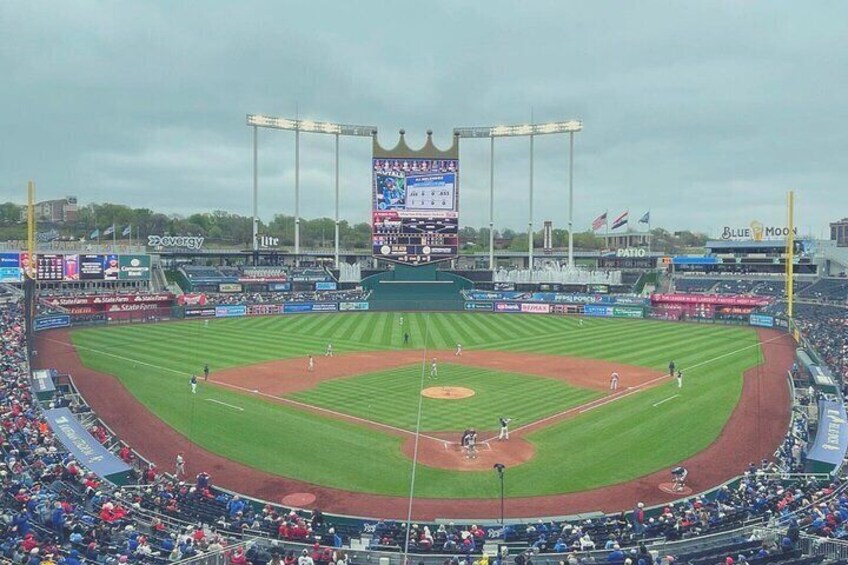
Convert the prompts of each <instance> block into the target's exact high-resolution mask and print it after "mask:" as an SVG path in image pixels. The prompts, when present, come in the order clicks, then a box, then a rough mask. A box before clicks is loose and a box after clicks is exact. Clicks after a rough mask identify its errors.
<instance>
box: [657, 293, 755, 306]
mask: <svg viewBox="0 0 848 565" xmlns="http://www.w3.org/2000/svg"><path fill="white" fill-rule="evenodd" d="M651 302H652V303H654V304H656V303H672V304H713V305H715V306H766V305H767V304H768V303H769V299H768V298H755V297H753V296H728V295H725V294H686V293H680V294H661V293H657V294H652V295H651Z"/></svg>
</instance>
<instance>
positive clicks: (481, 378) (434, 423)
mask: <svg viewBox="0 0 848 565" xmlns="http://www.w3.org/2000/svg"><path fill="white" fill-rule="evenodd" d="M421 371H422V367H421V364H420V363H418V364H416V365H410V366H408V367H400V368H398V369H394V370H391V371H382V372H379V373H370V374H368V375H360V376H357V377H351V378H345V379H333V380H330V381H324V382H322V383H320V384H319V385H318V386H317V387H315V388H313V389H310V390H306V391H303V392H299V393H296V394H292V395H289V397H290V398H293V399H295V400H298V401H300V402H305V403H307V404H312V405H315V406H322V407H324V408H330V409H334V410H338V411H340V412H344V413H345V414H351V415H354V416H359V417H361V418H367V419H370V420H374V421H377V422H381V423H384V424H389V425H391V426H396V427H399V428H404V429H407V430H414V429H415V421H416V413H417V409H418V391H419V387H420V383H421ZM425 371H427V372H428V374H429V369H428V368H426V367H425ZM425 386H432V387H440V386H463V387H467V388H470V389H472V390H474V391H475V393H476V394H475V395H474V396H472V397H469V398H463V399H461V400H450V401H445V400H437V399H433V398H425V399H424V407H423V410H422V418H421V430H422V431H430V432H433V431H456V430H463V429H465V428H467V427H469V426H470V427H474V428H477V430H478V431H479V430H487V429H488V430H494V429H496V428H497V427H498V418H499V417H500V416H505V417H518V416H519V415H520V416H521V422H522V423H529V422H532V421H535V420H538V419H540V418H543V417H545V416H550V415H552V414H556V413H559V412H562V411H564V410H567V409H569V408H571V407H572V406H579V405H581V404H584V403H586V402H589V401H590V400H594V399H595V398H599V397H600V396H603V395H602V394H601V393H599V392H597V391H591V390H587V389H582V388H578V387H574V386H570V385H568V384H566V383H563V382H561V381H557V380H554V379H549V378H544V377H537V376H530V375H518V374H514V373H505V372H501V371H493V370H490V369H481V368H478V367H468V366H464V365H454V364H451V363H442V364H440V365H439V377H438V379H433V380H431V379H425Z"/></svg>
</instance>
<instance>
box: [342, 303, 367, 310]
mask: <svg viewBox="0 0 848 565" xmlns="http://www.w3.org/2000/svg"><path fill="white" fill-rule="evenodd" d="M339 310H340V311H342V312H362V311H365V310H368V303H367V302H340V303H339Z"/></svg>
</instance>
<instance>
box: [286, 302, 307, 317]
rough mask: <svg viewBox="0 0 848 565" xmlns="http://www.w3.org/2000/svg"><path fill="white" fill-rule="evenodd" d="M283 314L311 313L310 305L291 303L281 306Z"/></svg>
mask: <svg viewBox="0 0 848 565" xmlns="http://www.w3.org/2000/svg"><path fill="white" fill-rule="evenodd" d="M282 308H283V310H282V313H283V314H300V313H303V312H312V304H311V303H309V302H293V303H291V304H283V307H282Z"/></svg>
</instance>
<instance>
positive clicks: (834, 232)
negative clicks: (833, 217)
mask: <svg viewBox="0 0 848 565" xmlns="http://www.w3.org/2000/svg"><path fill="white" fill-rule="evenodd" d="M830 239H831V240H833V241H835V242H836V245H837V246H838V247H848V218H842V219H841V220H839V221H837V222H831V223H830Z"/></svg>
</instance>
